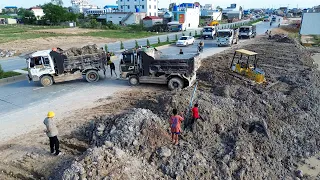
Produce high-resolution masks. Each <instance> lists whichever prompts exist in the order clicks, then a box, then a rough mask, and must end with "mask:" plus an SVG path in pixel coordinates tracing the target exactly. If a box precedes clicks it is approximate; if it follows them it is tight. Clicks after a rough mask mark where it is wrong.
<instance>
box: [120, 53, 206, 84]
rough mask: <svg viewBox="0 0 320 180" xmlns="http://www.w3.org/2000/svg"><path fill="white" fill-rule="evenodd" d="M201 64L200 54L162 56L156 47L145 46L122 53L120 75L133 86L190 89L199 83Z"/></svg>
mask: <svg viewBox="0 0 320 180" xmlns="http://www.w3.org/2000/svg"><path fill="white" fill-rule="evenodd" d="M200 64H201V59H200V54H199V53H193V54H191V53H190V54H176V55H163V54H162V53H161V52H160V51H158V50H157V49H155V48H153V47H142V48H140V49H130V50H126V51H124V52H123V53H122V57H121V60H120V74H121V78H124V79H128V81H129V84H130V85H132V86H135V85H138V84H139V83H149V84H166V85H168V88H169V89H170V90H174V89H182V88H184V87H188V86H191V85H192V84H193V83H194V82H195V81H196V71H197V69H198V68H199V67H200Z"/></svg>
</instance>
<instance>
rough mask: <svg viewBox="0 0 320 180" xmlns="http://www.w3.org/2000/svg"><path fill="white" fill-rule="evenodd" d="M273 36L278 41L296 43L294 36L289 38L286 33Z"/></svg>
mask: <svg viewBox="0 0 320 180" xmlns="http://www.w3.org/2000/svg"><path fill="white" fill-rule="evenodd" d="M271 38H272V39H274V40H275V41H276V42H280V43H291V44H292V43H295V42H294V40H293V39H292V38H289V37H288V36H287V35H285V34H276V35H273V36H272V37H271Z"/></svg>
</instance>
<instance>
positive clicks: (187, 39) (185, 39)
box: [176, 36, 194, 46]
mask: <svg viewBox="0 0 320 180" xmlns="http://www.w3.org/2000/svg"><path fill="white" fill-rule="evenodd" d="M193 43H194V37H192V36H182V37H181V38H180V39H179V40H178V41H177V42H176V45H177V46H188V45H190V44H193Z"/></svg>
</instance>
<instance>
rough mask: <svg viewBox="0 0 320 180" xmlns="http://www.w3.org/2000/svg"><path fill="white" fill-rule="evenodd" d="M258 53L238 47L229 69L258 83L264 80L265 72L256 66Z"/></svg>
mask: <svg viewBox="0 0 320 180" xmlns="http://www.w3.org/2000/svg"><path fill="white" fill-rule="evenodd" d="M257 55H258V53H256V52H252V51H248V50H245V49H239V50H236V51H235V52H234V55H233V58H232V61H231V65H230V69H231V70H232V71H233V72H235V73H238V74H240V75H243V76H246V77H248V78H249V79H251V80H253V81H255V82H256V83H258V84H261V83H264V82H266V79H265V73H264V71H263V70H262V69H260V68H258V67H257V62H258V60H257Z"/></svg>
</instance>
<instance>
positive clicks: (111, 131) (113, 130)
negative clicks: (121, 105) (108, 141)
mask: <svg viewBox="0 0 320 180" xmlns="http://www.w3.org/2000/svg"><path fill="white" fill-rule="evenodd" d="M116 129H117V128H116V126H115V125H113V126H112V128H111V130H110V132H109V133H110V134H114V133H115V132H116Z"/></svg>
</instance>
